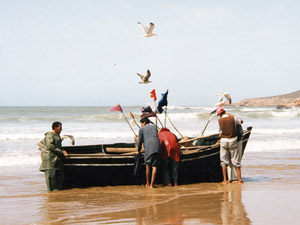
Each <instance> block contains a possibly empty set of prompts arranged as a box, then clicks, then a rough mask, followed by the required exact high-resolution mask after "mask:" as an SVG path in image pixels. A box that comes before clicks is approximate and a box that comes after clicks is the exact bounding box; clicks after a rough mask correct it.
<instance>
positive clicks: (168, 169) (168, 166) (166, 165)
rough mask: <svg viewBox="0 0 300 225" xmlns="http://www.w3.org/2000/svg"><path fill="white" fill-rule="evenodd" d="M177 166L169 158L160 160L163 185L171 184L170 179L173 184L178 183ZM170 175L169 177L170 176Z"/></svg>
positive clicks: (176, 163)
mask: <svg viewBox="0 0 300 225" xmlns="http://www.w3.org/2000/svg"><path fill="white" fill-rule="evenodd" d="M178 164H179V162H175V161H174V160H173V159H171V158H167V159H165V160H162V174H163V184H164V185H168V184H170V183H171V177H172V181H173V183H177V181H178ZM170 175H171V176H170Z"/></svg>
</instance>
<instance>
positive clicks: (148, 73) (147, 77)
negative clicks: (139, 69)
mask: <svg viewBox="0 0 300 225" xmlns="http://www.w3.org/2000/svg"><path fill="white" fill-rule="evenodd" d="M150 76H151V73H150V70H147V75H146V77H145V81H148V80H149V77H150Z"/></svg>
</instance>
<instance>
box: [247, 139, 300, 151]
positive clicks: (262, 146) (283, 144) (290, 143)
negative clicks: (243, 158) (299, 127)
mask: <svg viewBox="0 0 300 225" xmlns="http://www.w3.org/2000/svg"><path fill="white" fill-rule="evenodd" d="M299 146H300V140H295V139H284V140H272V141H271V140H270V141H266V140H261V141H257V140H251V138H250V140H249V141H248V144H247V147H246V152H282V151H288V150H297V149H300V147H299Z"/></svg>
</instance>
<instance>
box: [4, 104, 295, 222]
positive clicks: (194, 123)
mask: <svg viewBox="0 0 300 225" xmlns="http://www.w3.org/2000/svg"><path fill="white" fill-rule="evenodd" d="M110 108H111V107H0V224H70V223H72V224H238V222H237V221H236V220H235V219H234V217H235V216H234V215H236V214H237V213H238V216H237V217H238V218H239V221H243V223H240V224H266V223H268V224H280V223H283V222H284V223H286V224H299V222H300V217H299V215H298V213H297V212H298V211H297V210H298V209H297V210H296V208H299V207H296V206H297V203H296V202H299V201H300V188H299V187H300V108H290V109H277V108H276V107H232V106H225V110H226V111H227V112H228V113H231V114H233V115H234V116H236V117H238V118H240V119H242V120H243V121H244V123H243V128H244V129H246V128H247V127H252V133H251V136H250V139H249V142H248V144H247V147H246V150H245V154H244V156H243V161H242V164H243V167H242V177H243V180H244V184H241V185H239V184H228V185H225V187H224V185H221V184H219V183H201V184H192V185H182V186H178V187H171V188H169V187H167V188H165V187H157V188H155V189H154V190H150V189H146V188H144V187H140V186H115V187H92V188H86V189H72V190H64V191H60V192H54V193H48V192H47V190H46V185H45V180H44V174H43V173H42V172H39V170H38V169H39V165H40V163H41V159H40V152H39V149H38V145H37V144H38V142H39V141H40V140H41V139H42V138H43V137H44V133H45V132H47V131H51V124H52V123H53V122H54V121H60V122H61V123H62V124H63V130H62V133H61V135H64V134H68V135H72V136H73V137H74V139H75V145H89V144H103V143H116V142H118V143H120V142H125V143H130V142H133V141H134V137H135V134H138V130H139V128H138V126H137V125H136V124H135V122H136V123H137V124H139V120H140V115H141V109H142V106H123V114H122V113H121V112H118V111H117V112H116V111H115V112H111V111H110ZM214 109H215V108H214V107H210V106H208V107H205V106H168V107H167V116H166V115H165V113H162V114H160V115H159V116H158V118H159V121H160V122H159V121H158V122H157V123H158V125H159V126H160V123H162V124H163V125H164V126H166V127H168V128H169V129H170V130H171V131H172V132H173V133H174V134H176V136H177V137H178V138H181V137H183V136H188V137H194V136H200V135H202V133H203V132H204V135H209V134H213V133H217V132H218V123H217V119H218V118H217V116H216V115H214V114H211V112H212V111H213V110H214ZM130 113H132V114H133V117H131V116H130ZM126 119H127V121H128V123H127V121H126ZM152 121H153V122H155V119H154V118H152ZM207 124H208V125H207ZM206 125H207V128H206V129H205V130H204V127H205V126H206ZM69 145H71V140H70V139H67V138H66V139H64V140H63V146H69ZM87 176H88V174H87ZM224 193H225V194H224ZM284 200H290V201H291V202H295V204H291V203H286V201H284ZM208 202H211V205H209V204H208ZM254 202H255V203H256V205H255V204H254ZM278 203H280V204H278ZM204 205H206V207H203V206H204ZM224 205H225V206H224ZM294 206H295V207H294ZM298 206H299V205H298ZM224 207H225V208H224ZM266 207H267V208H266ZM236 208H240V209H241V210H238V209H236ZM170 209H172V212H170ZM230 209H231V210H230ZM271 211H272V212H275V214H274V213H273V216H271ZM279 211H280V212H281V213H278V214H276V212H279ZM282 212H284V213H285V214H283V213H282ZM233 213H234V215H233ZM269 214H270V215H269ZM216 215H218V216H216ZM226 221H227V222H226Z"/></svg>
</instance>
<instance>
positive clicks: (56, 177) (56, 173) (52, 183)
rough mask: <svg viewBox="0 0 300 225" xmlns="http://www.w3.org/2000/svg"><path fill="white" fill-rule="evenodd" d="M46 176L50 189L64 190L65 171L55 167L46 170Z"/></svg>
mask: <svg viewBox="0 0 300 225" xmlns="http://www.w3.org/2000/svg"><path fill="white" fill-rule="evenodd" d="M45 178H46V184H47V189H48V191H55V190H62V185H63V181H64V171H62V170H54V169H49V170H45Z"/></svg>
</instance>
